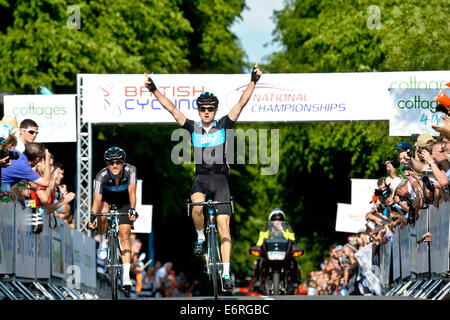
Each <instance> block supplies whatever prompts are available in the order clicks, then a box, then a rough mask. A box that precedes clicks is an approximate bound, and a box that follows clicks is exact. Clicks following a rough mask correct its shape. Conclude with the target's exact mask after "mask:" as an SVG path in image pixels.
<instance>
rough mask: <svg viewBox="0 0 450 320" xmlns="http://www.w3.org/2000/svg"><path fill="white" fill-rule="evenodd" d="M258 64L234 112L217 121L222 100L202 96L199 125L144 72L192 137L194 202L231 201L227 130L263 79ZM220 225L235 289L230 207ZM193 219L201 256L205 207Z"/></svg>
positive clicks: (226, 270)
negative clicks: (231, 259)
mask: <svg viewBox="0 0 450 320" xmlns="http://www.w3.org/2000/svg"><path fill="white" fill-rule="evenodd" d="M261 74H262V72H261V70H259V68H258V63H256V64H255V66H254V68H253V71H252V74H251V80H250V83H249V84H248V86H247V87H246V89H245V90H244V92H243V93H242V95H241V97H240V99H239V101H238V103H237V104H236V105H235V106H234V107H233V108H232V109H231V111H230V112H229V113H228V114H227V115H225V116H224V117H222V118H221V119H219V120H215V116H216V114H217V109H218V106H219V100H218V99H217V97H216V96H215V95H214V94H212V93H210V92H205V93H202V94H201V95H200V96H199V97H198V98H197V107H198V112H199V116H200V121H199V122H194V121H193V120H190V119H187V118H186V116H185V115H184V114H183V113H182V112H181V111H180V110H179V109H177V108H176V107H175V105H174V104H173V102H172V101H170V100H169V99H168V98H166V97H165V96H164V95H163V94H162V93H161V92H160V91H159V90H158V89H157V87H156V85H155V83H154V82H153V80H152V79H151V78H150V77H149V76H148V75H147V74H146V73H145V76H146V77H147V81H145V86H146V87H147V88H148V90H149V91H151V92H152V93H153V95H154V96H155V97H156V99H158V101H159V103H161V105H162V106H163V107H164V108H165V109H166V110H167V111H169V112H170V113H171V114H172V116H173V117H174V118H175V120H176V122H177V123H178V124H179V125H180V126H181V127H182V128H184V129H186V130H188V131H189V133H190V134H191V138H192V145H193V148H194V159H195V179H194V183H193V185H192V189H191V194H190V196H191V201H192V202H204V201H205V200H207V199H208V200H209V199H211V200H214V201H229V200H230V190H229V187H228V178H227V175H228V174H229V166H228V164H227V163H226V159H225V153H226V152H225V151H226V150H225V148H226V139H227V135H226V130H227V129H231V128H232V126H233V125H234V123H235V122H236V121H237V119H238V118H239V115H240V113H241V111H242V109H243V108H244V107H245V105H246V104H247V103H248V101H249V100H250V97H251V95H252V93H253V90H254V89H255V86H256V82H257V81H258V80H259V78H260V77H261ZM199 156H200V157H199ZM217 211H218V212H217V226H218V230H219V234H220V239H221V246H220V251H221V255H222V261H223V284H224V287H225V289H232V288H233V281H232V279H231V277H230V255H231V235H230V215H231V206H230V205H228V204H222V205H218V206H217ZM192 219H193V221H194V225H195V228H196V230H197V235H198V239H197V242H196V243H195V246H194V254H195V255H196V256H198V257H199V256H201V255H203V254H204V252H205V234H204V230H203V228H204V216H203V207H201V206H194V207H193V209H192Z"/></svg>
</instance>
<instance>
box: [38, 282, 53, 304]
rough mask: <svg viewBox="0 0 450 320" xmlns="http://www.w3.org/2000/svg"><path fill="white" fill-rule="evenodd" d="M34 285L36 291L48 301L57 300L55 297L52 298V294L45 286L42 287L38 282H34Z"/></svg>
mask: <svg viewBox="0 0 450 320" xmlns="http://www.w3.org/2000/svg"><path fill="white" fill-rule="evenodd" d="M33 285H34V287H35V288H36V289H38V290H39V291H40V292H41V293H42V294H43V295H44V296H45V297H46V298H47V299H49V300H55V297H54V296H52V295H51V294H50V292H48V291H47V290H46V289H45V288H44V286H43V285H42V284H40V283H39V282H37V281H33Z"/></svg>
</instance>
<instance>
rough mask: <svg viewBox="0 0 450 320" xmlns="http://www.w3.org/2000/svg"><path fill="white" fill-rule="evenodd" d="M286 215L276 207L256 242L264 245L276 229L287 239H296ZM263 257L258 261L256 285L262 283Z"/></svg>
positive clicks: (255, 272)
mask: <svg viewBox="0 0 450 320" xmlns="http://www.w3.org/2000/svg"><path fill="white" fill-rule="evenodd" d="M285 220H286V215H285V214H284V212H283V211H282V210H281V209H279V208H275V209H273V210H272V211H271V212H270V214H269V217H268V221H269V223H268V224H267V225H266V226H264V228H263V230H262V231H260V233H259V239H258V242H257V243H256V245H257V246H259V247H260V246H262V245H263V243H264V240H265V239H268V238H269V236H270V233H271V232H274V231H281V232H282V233H283V236H284V238H285V239H286V240H288V241H289V240H290V241H295V234H294V231H293V230H292V228H291V227H290V225H289V224H288V223H287V222H285ZM261 263H262V260H261V258H258V260H257V261H256V266H255V271H254V279H255V284H254V286H255V287H258V286H260V285H261V284H262V281H261V280H262V279H261V275H262V274H261V271H262V270H261Z"/></svg>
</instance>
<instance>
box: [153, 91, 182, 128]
mask: <svg viewBox="0 0 450 320" xmlns="http://www.w3.org/2000/svg"><path fill="white" fill-rule="evenodd" d="M153 94H154V95H155V97H156V99H158V101H159V103H161V105H162V106H163V107H164V109H166V110H167V111H169V112H170V114H171V115H172V116H173V117H174V118H175V120H176V122H177V123H178V124H179V125H180V126H182V125H184V123H185V122H186V116H185V115H184V114H183V112H181V111H180V110H178V109H177V107H175V105H174V104H173V103H172V101H170V100H169V99H167V98H166V97H165V96H164V95H163V94H162V93H161V92H160V91H159V90H158V89H157V90H156V91H155V92H153Z"/></svg>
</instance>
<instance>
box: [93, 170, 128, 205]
mask: <svg viewBox="0 0 450 320" xmlns="http://www.w3.org/2000/svg"><path fill="white" fill-rule="evenodd" d="M136 183H137V178H136V167H135V166H133V165H131V164H128V163H124V164H123V168H122V171H121V172H120V178H119V184H116V180H115V179H114V176H113V175H112V174H111V172H110V171H109V170H108V168H103V169H102V170H100V172H99V173H98V174H97V176H96V177H95V180H94V194H101V195H102V200H103V201H106V202H107V203H108V204H113V203H114V204H116V205H117V206H118V208H120V207H122V206H124V205H126V204H129V203H130V198H129V195H128V186H129V185H130V184H134V185H136Z"/></svg>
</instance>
